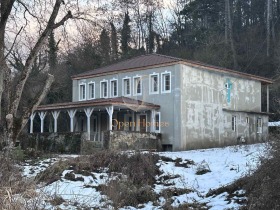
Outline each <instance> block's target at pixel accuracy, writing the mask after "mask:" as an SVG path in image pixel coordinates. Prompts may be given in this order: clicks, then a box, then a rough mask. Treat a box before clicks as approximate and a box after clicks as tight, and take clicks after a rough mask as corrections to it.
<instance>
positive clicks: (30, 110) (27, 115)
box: [17, 74, 54, 136]
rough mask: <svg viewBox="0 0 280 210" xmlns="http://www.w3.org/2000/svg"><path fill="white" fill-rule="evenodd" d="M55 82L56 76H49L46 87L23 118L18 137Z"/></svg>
mask: <svg viewBox="0 0 280 210" xmlns="http://www.w3.org/2000/svg"><path fill="white" fill-rule="evenodd" d="M53 82H54V76H53V75H51V74H48V78H47V80H46V82H45V85H44V87H43V88H42V89H41V91H40V92H39V93H38V94H37V95H36V97H35V98H34V100H33V102H32V103H31V104H32V106H30V108H28V109H27V110H25V112H24V114H23V115H22V117H21V127H20V129H19V131H18V132H17V136H18V135H19V133H20V132H21V131H22V129H23V128H24V127H25V125H26V123H27V122H28V120H29V117H30V115H31V114H32V113H33V112H34V111H35V110H36V109H37V107H38V106H39V105H40V104H41V102H42V100H43V99H44V98H45V96H46V95H47V93H48V92H49V90H50V88H51V85H52V83H53Z"/></svg>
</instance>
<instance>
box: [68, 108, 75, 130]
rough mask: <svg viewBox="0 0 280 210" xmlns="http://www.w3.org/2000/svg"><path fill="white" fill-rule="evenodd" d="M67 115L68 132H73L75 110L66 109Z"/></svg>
mask: <svg viewBox="0 0 280 210" xmlns="http://www.w3.org/2000/svg"><path fill="white" fill-rule="evenodd" d="M67 112H68V115H69V117H70V132H74V117H75V114H76V112H77V110H76V109H70V110H67Z"/></svg>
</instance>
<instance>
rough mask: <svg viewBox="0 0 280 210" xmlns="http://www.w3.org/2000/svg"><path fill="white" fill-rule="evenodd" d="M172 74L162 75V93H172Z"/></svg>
mask: <svg viewBox="0 0 280 210" xmlns="http://www.w3.org/2000/svg"><path fill="white" fill-rule="evenodd" d="M170 75H171V73H170V72H165V73H162V74H161V81H162V85H161V92H162V93H170V92H171V76H170Z"/></svg>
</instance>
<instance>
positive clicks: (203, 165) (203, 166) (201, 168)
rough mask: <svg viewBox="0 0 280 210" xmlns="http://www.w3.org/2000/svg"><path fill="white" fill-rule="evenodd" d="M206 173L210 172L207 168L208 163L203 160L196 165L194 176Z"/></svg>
mask: <svg viewBox="0 0 280 210" xmlns="http://www.w3.org/2000/svg"><path fill="white" fill-rule="evenodd" d="M208 172H211V170H210V167H209V165H208V163H207V162H206V161H205V160H203V161H202V162H201V163H199V164H198V166H197V168H196V172H195V174H196V175H202V174H206V173H208Z"/></svg>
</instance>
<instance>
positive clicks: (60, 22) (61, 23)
mask: <svg viewBox="0 0 280 210" xmlns="http://www.w3.org/2000/svg"><path fill="white" fill-rule="evenodd" d="M70 18H73V15H72V13H71V11H68V13H67V15H65V16H64V17H63V18H62V19H61V21H59V22H58V23H56V24H54V25H53V27H52V28H53V29H56V28H58V27H59V26H62V25H63V24H64V23H65V22H66V21H67V20H68V19H70Z"/></svg>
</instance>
